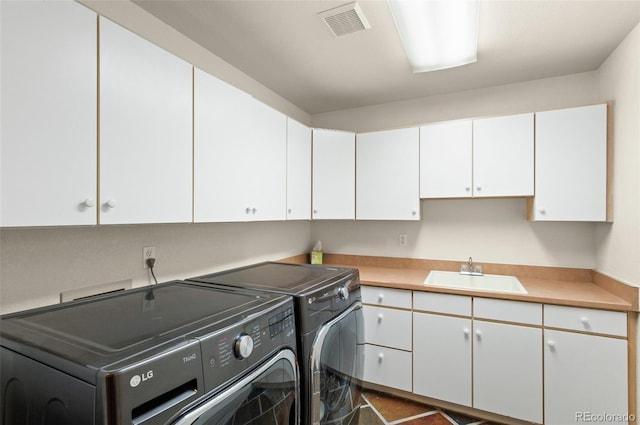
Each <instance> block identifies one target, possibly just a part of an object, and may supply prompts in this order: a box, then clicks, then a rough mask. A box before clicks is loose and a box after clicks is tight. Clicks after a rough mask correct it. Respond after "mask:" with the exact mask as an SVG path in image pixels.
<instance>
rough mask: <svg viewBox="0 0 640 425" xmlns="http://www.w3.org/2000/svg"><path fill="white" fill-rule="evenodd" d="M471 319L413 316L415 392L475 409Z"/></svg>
mask: <svg viewBox="0 0 640 425" xmlns="http://www.w3.org/2000/svg"><path fill="white" fill-rule="evenodd" d="M471 345H472V342H471V319H470V318H462V317H450V316H442V315H438V314H426V313H416V312H414V313H413V392H414V393H416V394H420V395H423V396H427V397H431V398H436V399H439V400H445V401H449V402H452V403H456V404H461V405H463V406H471Z"/></svg>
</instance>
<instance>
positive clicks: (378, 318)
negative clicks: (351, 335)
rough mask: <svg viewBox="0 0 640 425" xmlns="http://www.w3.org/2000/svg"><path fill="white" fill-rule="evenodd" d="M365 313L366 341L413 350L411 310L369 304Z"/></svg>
mask: <svg viewBox="0 0 640 425" xmlns="http://www.w3.org/2000/svg"><path fill="white" fill-rule="evenodd" d="M363 313H364V322H365V323H366V325H365V328H364V340H365V342H366V343H368V344H375V345H382V346H384V347H391V348H398V349H401V350H405V351H411V312H410V311H406V310H396V309H393V308H383V307H373V306H368V305H367V306H365V307H364V308H363Z"/></svg>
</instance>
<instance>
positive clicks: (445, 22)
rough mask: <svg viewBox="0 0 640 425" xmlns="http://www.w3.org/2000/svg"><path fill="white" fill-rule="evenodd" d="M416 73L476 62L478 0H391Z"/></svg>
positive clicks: (401, 36) (389, 2)
mask: <svg viewBox="0 0 640 425" xmlns="http://www.w3.org/2000/svg"><path fill="white" fill-rule="evenodd" d="M387 3H388V4H389V8H390V9H391V15H393V19H394V21H395V22H396V28H397V29H398V32H399V33H400V39H401V40H402V44H403V45H404V50H405V53H406V54H407V57H408V58H409V62H411V65H412V67H413V72H426V71H436V70H439V69H445V68H452V67H455V66H460V65H466V64H469V63H473V62H475V61H476V57H477V47H478V1H477V0H387Z"/></svg>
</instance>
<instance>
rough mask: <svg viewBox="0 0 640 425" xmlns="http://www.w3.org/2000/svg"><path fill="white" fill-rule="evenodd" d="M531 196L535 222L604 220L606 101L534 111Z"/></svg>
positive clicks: (605, 214)
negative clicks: (533, 167)
mask: <svg viewBox="0 0 640 425" xmlns="http://www.w3.org/2000/svg"><path fill="white" fill-rule="evenodd" d="M535 153H536V154H535V158H536V165H535V170H536V172H535V175H536V178H535V181H536V183H535V184H536V195H535V198H534V201H533V209H532V211H530V216H531V218H533V219H534V220H541V221H544V220H546V221H606V220H607V105H606V104H603V105H594V106H585V107H580V108H571V109H561V110H555V111H547V112H539V113H536V148H535Z"/></svg>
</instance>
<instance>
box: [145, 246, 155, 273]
mask: <svg viewBox="0 0 640 425" xmlns="http://www.w3.org/2000/svg"><path fill="white" fill-rule="evenodd" d="M149 258H153V259H154V260H155V259H156V247H155V246H145V247H144V248H142V267H144V268H145V269H148V268H149V265H148V264H147V260H148V259H149Z"/></svg>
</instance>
